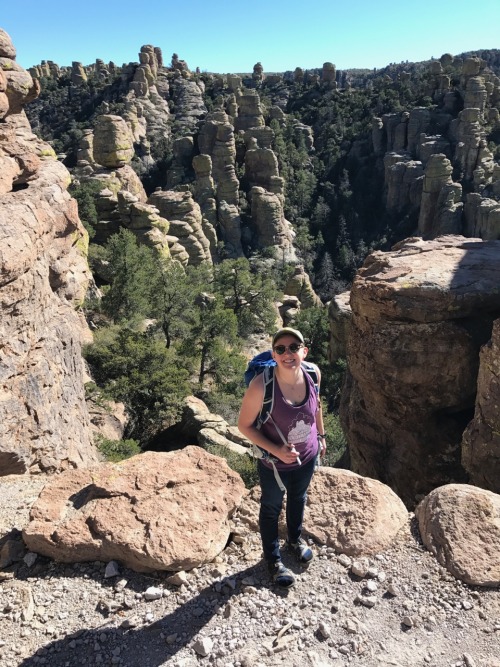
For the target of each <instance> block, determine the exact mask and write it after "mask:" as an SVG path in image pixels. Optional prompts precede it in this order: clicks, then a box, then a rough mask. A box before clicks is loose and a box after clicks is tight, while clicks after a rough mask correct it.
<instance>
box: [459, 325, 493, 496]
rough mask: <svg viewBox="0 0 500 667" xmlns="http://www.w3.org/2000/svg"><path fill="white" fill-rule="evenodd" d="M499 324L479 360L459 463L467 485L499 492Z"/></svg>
mask: <svg viewBox="0 0 500 667" xmlns="http://www.w3.org/2000/svg"><path fill="white" fill-rule="evenodd" d="M499 378H500V321H499V320H497V321H496V322H495V323H494V324H493V332H492V336H491V339H490V340H489V341H488V343H486V344H485V345H484V346H483V347H482V349H481V353H480V357H479V375H478V380H477V396H476V409H475V414H474V418H473V419H472V420H471V422H470V423H469V425H468V426H467V428H466V430H465V433H464V437H463V442H462V463H463V465H464V467H465V469H466V470H467V472H468V473H469V477H470V482H471V483H472V484H476V485H477V486H481V487H483V488H484V489H490V490H491V491H495V492H496V493H500V414H499V411H498V404H499V400H500V397H499V387H500V382H499Z"/></svg>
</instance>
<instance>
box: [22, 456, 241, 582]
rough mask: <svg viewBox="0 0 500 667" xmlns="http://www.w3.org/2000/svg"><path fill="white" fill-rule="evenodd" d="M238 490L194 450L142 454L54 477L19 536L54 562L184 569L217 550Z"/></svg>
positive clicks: (230, 476) (224, 471)
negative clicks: (96, 561) (93, 561)
mask: <svg viewBox="0 0 500 667" xmlns="http://www.w3.org/2000/svg"><path fill="white" fill-rule="evenodd" d="M174 459H175V460H174ZM244 489H245V487H244V485H243V482H242V481H241V478H240V477H239V475H237V474H236V473H235V472H233V471H232V470H231V469H230V468H229V467H228V465H227V464H226V463H225V461H223V460H222V459H220V458H218V457H216V456H212V455H211V454H208V453H207V452H205V451H204V450H203V449H201V448H200V447H186V448H185V449H184V450H182V451H181V452H179V451H177V452H173V453H163V454H161V453H153V452H146V453H144V454H140V455H138V456H134V457H132V458H130V459H127V460H126V461H122V462H121V463H118V464H112V463H106V464H101V465H100V466H95V467H92V468H90V469H88V470H73V471H67V472H65V473H62V474H61V475H57V476H55V477H54V478H53V479H52V480H51V481H50V482H49V483H48V484H47V485H46V486H45V488H44V489H43V491H42V493H41V494H40V497H39V498H38V500H37V502H36V503H35V505H34V506H33V507H32V510H31V514H30V523H29V524H28V526H27V527H26V528H25V530H24V532H23V538H24V541H25V542H26V544H27V546H28V548H29V549H31V550H32V551H35V552H36V553H40V554H44V555H46V556H49V557H50V558H54V559H55V560H58V561H62V562H70V563H71V562H82V561H89V560H100V561H109V560H119V561H121V562H122V563H123V564H124V565H126V566H127V567H130V568H131V569H133V570H136V571H139V572H144V571H151V570H174V571H175V570H186V569H191V568H193V567H197V566H199V565H201V564H202V563H204V562H208V561H210V560H212V559H213V558H215V556H217V554H218V553H220V552H221V551H222V549H224V547H225V545H226V543H227V541H228V538H229V531H230V527H229V518H230V517H231V515H232V513H233V512H234V510H235V509H236V507H237V506H238V505H239V503H240V501H241V499H242V497H243V493H244Z"/></svg>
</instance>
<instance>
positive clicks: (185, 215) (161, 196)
mask: <svg viewBox="0 0 500 667" xmlns="http://www.w3.org/2000/svg"><path fill="white" fill-rule="evenodd" d="M148 203H149V204H152V205H153V206H155V207H156V208H157V209H158V210H159V212H160V215H161V216H162V217H163V218H166V219H167V220H168V221H169V223H170V234H173V235H174V236H175V237H177V238H178V240H179V243H180V244H181V245H182V246H183V247H184V248H185V249H186V252H187V253H188V255H189V263H190V264H193V265H194V266H199V265H200V264H201V263H202V262H209V263H212V252H213V253H214V254H215V252H216V248H215V247H214V244H215V231H214V229H213V227H212V226H211V225H210V224H209V223H208V222H206V221H205V223H203V218H202V215H201V210H200V207H199V205H198V204H197V203H196V202H195V201H194V199H193V195H192V194H191V192H188V191H184V192H174V191H173V190H166V191H161V190H160V191H157V192H154V193H153V194H152V195H151V196H150V197H149V199H148Z"/></svg>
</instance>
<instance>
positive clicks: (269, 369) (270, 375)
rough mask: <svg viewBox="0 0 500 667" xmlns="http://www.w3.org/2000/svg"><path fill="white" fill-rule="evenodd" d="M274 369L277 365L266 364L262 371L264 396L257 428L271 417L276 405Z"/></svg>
mask: <svg viewBox="0 0 500 667" xmlns="http://www.w3.org/2000/svg"><path fill="white" fill-rule="evenodd" d="M274 369H275V366H266V367H265V368H264V370H263V371H262V381H263V383H264V397H263V399H262V407H261V409H260V413H259V416H258V417H257V428H260V427H261V426H262V424H265V422H266V421H267V420H268V419H269V415H270V414H271V411H272V409H273V405H274Z"/></svg>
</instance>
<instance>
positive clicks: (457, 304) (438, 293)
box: [341, 236, 500, 506]
mask: <svg viewBox="0 0 500 667" xmlns="http://www.w3.org/2000/svg"><path fill="white" fill-rule="evenodd" d="M499 253H500V242H498V241H488V242H481V241H479V240H477V239H473V240H471V239H469V240H467V239H465V238H463V237H453V236H449V237H441V238H439V239H436V240H435V241H429V242H425V241H422V240H421V239H407V240H406V241H405V242H402V243H401V244H399V245H397V246H395V248H394V249H393V250H392V251H391V252H388V253H382V252H375V253H373V254H372V255H370V256H369V257H368V258H367V260H366V261H365V264H364V266H363V268H362V269H360V270H359V272H358V275H357V276H356V278H355V281H354V284H353V287H352V291H351V300H350V304H351V308H352V321H351V325H350V338H349V341H348V364H349V371H350V377H349V379H348V383H347V386H346V387H345V388H344V392H343V397H342V405H341V417H342V421H343V424H344V429H345V433H346V436H347V440H348V442H349V450H350V454H351V462H352V469H353V470H354V471H355V472H358V473H359V474H362V475H367V476H369V477H374V478H376V479H380V480H381V481H383V482H385V483H386V484H388V485H389V486H391V488H393V489H394V490H395V491H396V492H397V493H398V495H400V497H401V498H402V499H403V500H404V501H405V503H407V504H408V505H409V506H411V505H412V504H413V503H414V502H415V499H416V497H418V496H419V495H424V494H426V493H428V492H429V491H430V490H432V489H433V488H436V487H437V486H440V485H442V484H446V483H449V482H452V481H465V478H466V476H465V472H464V469H463V466H462V462H461V459H462V448H461V441H462V434H463V431H464V428H465V427H466V425H467V423H468V422H469V421H470V419H471V418H472V416H473V407H474V400H475V396H476V389H477V374H478V368H479V350H480V347H481V345H483V344H484V343H486V342H487V341H488V340H489V339H490V337H491V330H492V322H493V320H494V319H495V318H496V317H499V316H500V297H499V295H498V284H499V283H498V280H499V278H500V276H498V275H497V274H498V270H499V269H498V266H499V265H498V256H499ZM478 455H479V457H481V455H482V452H481V450H478ZM475 464H476V462H475V461H473V460H471V459H470V458H469V460H468V461H467V467H468V468H471V469H472V467H474V466H475ZM484 464H485V465H491V460H490V463H486V460H485V462H484ZM482 465H483V464H482V463H479V462H478V466H480V467H482ZM478 476H479V473H478V472H477V469H476V478H478Z"/></svg>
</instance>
